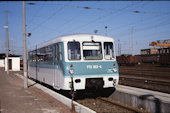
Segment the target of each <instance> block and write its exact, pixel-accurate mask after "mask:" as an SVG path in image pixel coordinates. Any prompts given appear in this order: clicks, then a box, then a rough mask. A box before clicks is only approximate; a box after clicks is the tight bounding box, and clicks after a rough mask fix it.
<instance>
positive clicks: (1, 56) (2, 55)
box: [0, 53, 21, 59]
mask: <svg viewBox="0 0 170 113" xmlns="http://www.w3.org/2000/svg"><path fill="white" fill-rule="evenodd" d="M20 56H21V55H12V54H9V56H8V57H20ZM5 57H6V54H5V53H0V59H5Z"/></svg>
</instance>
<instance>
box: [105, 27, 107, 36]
mask: <svg viewBox="0 0 170 113" xmlns="http://www.w3.org/2000/svg"><path fill="white" fill-rule="evenodd" d="M105 29H106V32H105V35H106V36H107V26H105Z"/></svg>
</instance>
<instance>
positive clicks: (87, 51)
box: [83, 42, 103, 60]
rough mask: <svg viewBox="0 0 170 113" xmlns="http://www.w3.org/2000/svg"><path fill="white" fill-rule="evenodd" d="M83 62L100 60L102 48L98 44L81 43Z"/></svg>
mask: <svg viewBox="0 0 170 113" xmlns="http://www.w3.org/2000/svg"><path fill="white" fill-rule="evenodd" d="M83 57H84V60H102V58H103V56H102V46H101V43H100V42H83Z"/></svg>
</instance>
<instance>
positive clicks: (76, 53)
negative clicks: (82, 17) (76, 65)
mask: <svg viewBox="0 0 170 113" xmlns="http://www.w3.org/2000/svg"><path fill="white" fill-rule="evenodd" d="M67 46H68V59H69V60H80V59H81V54H80V43H79V42H68V44H67Z"/></svg>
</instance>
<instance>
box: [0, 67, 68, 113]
mask: <svg viewBox="0 0 170 113" xmlns="http://www.w3.org/2000/svg"><path fill="white" fill-rule="evenodd" d="M0 113H71V110H70V109H69V108H68V107H67V106H66V105H64V104H63V103H61V102H59V101H57V100H56V99H54V98H53V97H51V96H49V95H48V94H46V93H44V92H43V91H42V90H40V89H38V88H36V87H34V86H31V87H29V88H27V89H24V83H23V80H22V79H21V78H19V77H17V76H16V75H14V72H10V74H9V75H7V74H6V72H5V71H4V68H0Z"/></svg>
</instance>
